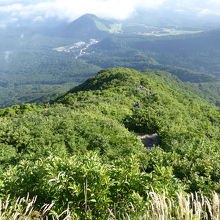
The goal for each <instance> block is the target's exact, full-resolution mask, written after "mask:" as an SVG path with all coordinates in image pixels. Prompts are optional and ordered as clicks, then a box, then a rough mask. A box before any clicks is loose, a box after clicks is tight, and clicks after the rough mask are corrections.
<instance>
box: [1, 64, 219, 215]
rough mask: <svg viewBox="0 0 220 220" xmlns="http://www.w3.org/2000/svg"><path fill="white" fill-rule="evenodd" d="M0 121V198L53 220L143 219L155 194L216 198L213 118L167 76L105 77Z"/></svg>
mask: <svg viewBox="0 0 220 220" xmlns="http://www.w3.org/2000/svg"><path fill="white" fill-rule="evenodd" d="M0 115H1V117H0V147H1V151H0V162H1V171H2V175H1V177H0V195H1V197H2V198H6V197H7V196H8V194H10V195H11V198H12V199H16V198H17V197H19V196H26V194H27V193H28V192H29V193H30V195H31V196H35V195H37V196H38V200H37V201H38V202H37V205H38V206H39V207H40V206H42V205H43V204H44V203H52V202H55V206H54V210H55V211H57V212H58V213H61V212H62V211H63V210H65V209H67V208H68V207H69V208H70V210H71V212H72V214H73V215H74V216H76V218H81V219H85V218H88V219H107V218H108V216H109V211H108V210H114V209H115V210H117V218H119V219H120V218H121V219H123V216H125V215H126V213H127V214H128V215H130V216H132V215H133V214H134V212H133V208H132V205H131V204H136V206H135V207H136V208H135V209H137V210H138V211H137V212H138V213H139V214H140V215H142V214H141V213H143V215H144V210H145V204H146V203H147V202H148V201H149V192H151V191H152V190H154V191H155V192H157V193H159V194H161V193H163V192H164V191H166V192H167V197H168V198H170V199H171V198H172V199H174V200H175V199H176V192H182V193H186V192H188V193H195V192H203V194H204V195H207V196H210V195H211V192H213V191H215V192H217V193H220V184H219V182H220V172H219V167H220V149H219V140H220V136H219V133H220V117H219V108H217V107H215V106H212V105H210V104H208V102H207V101H206V100H204V99H203V98H202V97H200V96H199V95H198V94H196V93H195V92H194V89H190V86H189V85H186V84H184V83H183V82H181V81H179V80H178V79H177V78H175V77H173V76H171V74H169V73H166V72H161V71H146V72H145V73H140V72H138V71H135V70H132V69H125V68H113V69H107V70H103V71H100V72H99V73H98V75H97V76H95V77H92V78H90V79H89V80H87V81H86V82H84V83H83V84H81V85H80V86H77V87H75V88H73V89H72V90H71V91H70V92H69V93H67V94H66V95H64V96H63V97H60V98H58V99H56V100H55V101H53V102H52V103H51V104H50V105H45V106H37V105H23V106H14V107H11V108H6V109H4V110H1V114H0ZM136 133H137V134H139V133H143V134H155V133H156V134H157V135H158V141H157V146H154V147H153V148H151V149H148V148H144V145H143V143H142V142H141V139H140V138H139V136H138V135H137V134H136ZM132 213H133V214H132ZM140 215H139V216H140Z"/></svg>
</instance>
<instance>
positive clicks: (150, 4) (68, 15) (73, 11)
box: [0, 0, 166, 20]
mask: <svg viewBox="0 0 220 220" xmlns="http://www.w3.org/2000/svg"><path fill="white" fill-rule="evenodd" d="M7 1H8V0H7ZM165 1H166V0H154V1H152V0H80V1H79V0H48V1H44V2H42V1H37V2H36V1H35V3H34V1H27V0H26V1H24V0H23V1H19V0H18V1H16V0H14V1H13V0H11V1H9V2H11V4H8V5H5V4H3V5H2V6H0V12H8V13H11V14H13V15H17V16H21V17H27V16H30V15H36V16H39V14H40V16H44V17H54V16H56V17H58V18H65V19H69V20H73V19H75V18H76V17H78V16H80V15H82V14H85V13H94V14H97V15H99V16H102V17H112V18H117V19H124V18H127V17H128V16H129V15H130V14H131V13H132V12H134V10H135V8H137V7H144V8H154V7H157V6H159V5H161V4H162V3H163V2H165ZM1 3H6V0H0V5H1ZM12 3H13V4H12Z"/></svg>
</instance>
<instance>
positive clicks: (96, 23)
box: [64, 14, 121, 40]
mask: <svg viewBox="0 0 220 220" xmlns="http://www.w3.org/2000/svg"><path fill="white" fill-rule="evenodd" d="M120 29H121V26H120V24H117V23H116V22H114V21H111V20H104V19H101V18H98V17H97V16H95V15H93V14H85V15H82V16H81V17H79V18H78V19H76V20H75V21H73V22H72V23H70V24H69V25H68V26H67V28H66V30H65V32H64V33H65V35H66V36H68V37H74V38H77V39H81V40H82V39H90V38H96V39H101V38H104V37H106V36H108V35H109V34H110V33H114V32H118V31H120Z"/></svg>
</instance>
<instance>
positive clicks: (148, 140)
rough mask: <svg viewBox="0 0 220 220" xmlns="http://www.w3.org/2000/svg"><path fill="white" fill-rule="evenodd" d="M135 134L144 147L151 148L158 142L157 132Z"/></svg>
mask: <svg viewBox="0 0 220 220" xmlns="http://www.w3.org/2000/svg"><path fill="white" fill-rule="evenodd" d="M136 135H137V136H138V137H139V138H140V139H141V141H142V143H143V145H144V147H146V148H152V147H153V146H156V145H158V144H159V141H158V134H157V133H154V134H146V133H136Z"/></svg>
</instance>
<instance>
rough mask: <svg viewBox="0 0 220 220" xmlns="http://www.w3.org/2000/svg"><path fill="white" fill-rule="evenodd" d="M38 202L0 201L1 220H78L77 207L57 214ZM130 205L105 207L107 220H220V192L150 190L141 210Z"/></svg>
mask: <svg viewBox="0 0 220 220" xmlns="http://www.w3.org/2000/svg"><path fill="white" fill-rule="evenodd" d="M36 201H37V197H34V198H32V199H30V198H29V195H28V196H27V197H26V198H19V199H17V201H16V202H14V203H13V202H11V201H10V198H9V197H8V198H7V199H6V200H5V201H2V200H0V220H30V219H34V220H41V219H46V220H47V219H53V220H59V219H62V220H75V219H79V218H77V217H73V216H75V215H74V210H70V209H69V208H68V209H67V210H64V211H63V212H62V213H61V214H57V213H56V212H55V211H54V210H53V206H54V204H53V203H52V204H45V205H43V206H42V207H41V208H40V209H38V208H37V206H36ZM130 206H131V210H132V212H130V213H129V214H126V213H125V214H122V213H118V212H117V210H115V209H112V210H111V209H108V210H106V211H107V212H108V213H109V214H108V218H107V220H117V219H126V220H133V219H135V220H136V219H137V220H172V219H176V220H200V219H201V220H220V198H219V195H218V194H217V193H213V194H212V198H211V199H208V198H207V197H206V196H203V195H200V194H198V193H196V194H188V195H184V194H183V193H179V194H177V199H175V200H174V199H170V198H167V196H166V194H165V193H164V194H163V195H159V194H157V193H155V192H151V193H149V194H148V202H147V203H146V204H145V207H144V211H143V212H142V213H138V211H137V210H136V206H135V204H130ZM82 211H83V210H82ZM84 211H86V210H84ZM71 213H72V214H71ZM93 219H94V218H93Z"/></svg>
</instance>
